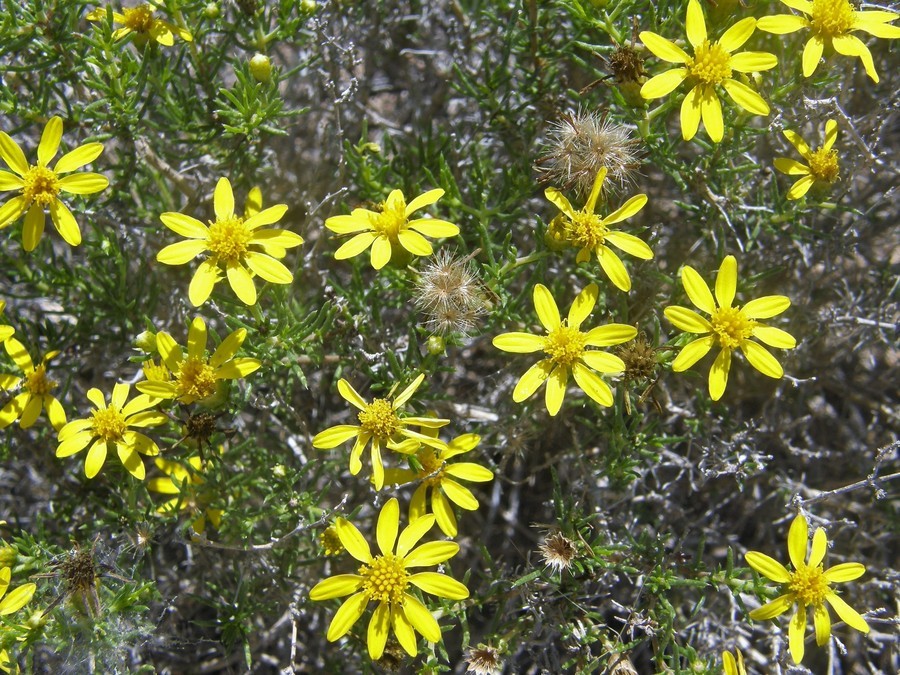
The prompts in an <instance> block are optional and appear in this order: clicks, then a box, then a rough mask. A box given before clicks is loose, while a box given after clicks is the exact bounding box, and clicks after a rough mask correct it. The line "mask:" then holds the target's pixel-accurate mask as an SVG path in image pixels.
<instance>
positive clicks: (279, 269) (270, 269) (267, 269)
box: [245, 251, 294, 284]
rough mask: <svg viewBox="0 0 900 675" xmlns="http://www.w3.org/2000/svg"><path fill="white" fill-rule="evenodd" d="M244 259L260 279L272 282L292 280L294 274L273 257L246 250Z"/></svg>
mask: <svg viewBox="0 0 900 675" xmlns="http://www.w3.org/2000/svg"><path fill="white" fill-rule="evenodd" d="M245 260H246V262H247V267H249V268H250V269H251V270H253V272H254V273H255V274H257V275H258V276H259V277H260V278H261V279H265V280H266V281H268V282H269V283H272V284H289V283H291V282H292V281H293V280H294V275H292V274H291V271H290V270H289V269H288V268H287V267H285V266H284V265H283V264H281V263H280V262H278V261H277V260H275V259H274V258H272V257H270V256H267V255H265V254H263V253H257V252H256V251H248V252H247V254H246V256H245Z"/></svg>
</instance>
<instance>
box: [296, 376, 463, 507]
mask: <svg viewBox="0 0 900 675" xmlns="http://www.w3.org/2000/svg"><path fill="white" fill-rule="evenodd" d="M424 379H425V373H421V374H420V375H419V376H418V377H417V378H416V379H415V380H413V381H412V383H411V384H410V385H409V386H408V387H407V388H406V389H404V390H403V391H402V392H400V395H399V396H397V397H396V398H395V399H393V400H391V399H390V398H376V399H374V400H373V401H372V402H371V403H366V401H365V399H364V398H363V397H362V396H360V395H359V394H358V393H357V391H356V390H355V389H354V388H353V387H352V386H351V385H350V383H349V382H347V380H345V379H343V378H341V379H340V380H338V392H339V393H340V395H341V396H342V397H343V399H344V400H345V401H347V402H348V403H350V404H351V405H352V406H354V407H356V408H358V409H359V411H360V412H359V414H358V415H357V417H358V419H359V426H353V425H350V424H339V425H337V426H334V427H330V428H328V429H325V431H320V432H319V433H317V434H316V435H315V437H314V438H313V442H312V443H313V447H314V448H318V449H320V450H330V449H331V448H335V447H337V446H339V445H340V444H341V443H344V442H346V441H349V440H350V439H351V438H354V437H355V438H356V442H355V443H354V444H353V449H352V450H351V451H350V473H351V474H352V475H354V476H355V475H356V474H358V473H359V472H360V470H361V469H362V461H361V460H360V457H361V456H362V453H363V450H365V448H366V445H368V444H369V441H371V442H372V478H373V480H374V481H375V489H376V490H380V489H381V488H382V486H383V485H384V463H383V462H382V459H381V451H382V449H383V448H387V449H388V450H393V451H394V452H400V453H403V454H409V453H411V452H415V450H416V449H417V448H418V447H419V444H420V443H424V444H425V445H428V446H430V447H433V448H436V449H438V450H446V449H447V444H446V443H444V441H441V440H438V439H436V438H431V437H430V436H425V435H424V434H420V433H418V432H415V431H413V430H412V429H409V428H408V427H410V426H413V425H415V426H420V427H427V428H433V429H439V428H440V427H443V426H446V425H448V424H450V420H446V419H438V418H432V417H407V416H404V417H400V415H399V414H398V413H399V411H400V409H401V408H402V407H403V406H404V405H405V404H406V402H407V401H408V400H409V399H410V398H412V395H413V394H415V393H416V390H417V389H418V388H419V385H421V384H422V381H423V380H424Z"/></svg>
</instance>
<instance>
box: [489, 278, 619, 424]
mask: <svg viewBox="0 0 900 675" xmlns="http://www.w3.org/2000/svg"><path fill="white" fill-rule="evenodd" d="M598 295H599V289H598V288H597V284H590V285H589V286H588V287H587V288H585V289H584V290H583V291H581V293H579V294H578V297H577V298H575V302H573V303H572V307H571V308H570V309H569V316H568V319H567V320H566V321H563V320H561V319H560V316H559V309H558V308H557V306H556V301H555V300H554V299H553V296H552V295H550V291H549V290H547V287H546V286H544V285H543V284H537V285H536V286H535V287H534V308H535V310H536V311H537V315H538V319H540V322H541V325H542V326H543V327H544V330H546V331H547V335H544V336H541V335H532V334H531V333H503V334H502V335H498V336H497V337H495V338H494V341H493V344H494V346H495V347H496V348H497V349H502V350H503V351H505V352H513V353H516V354H530V353H532V352H539V351H541V350H543V351H544V352H545V353H546V354H547V357H548V358H545V359H542V360H540V361H538V362H537V363H536V364H534V365H533V366H532V367H531V368H529V369H528V370H527V371H525V374H524V375H522V377H521V378H520V379H519V382H518V384H517V385H516V388H515V389H514V390H513V401H515V402H516V403H521V402H522V401H524V400H525V399H527V398H528V397H529V396H531V395H532V394H533V393H534V392H535V391H537V389H538V387H540V386H541V385H542V384H543V383H544V381H545V380H546V381H547V390H546V393H545V402H546V405H547V412H549V413H550V414H551V415H556V413H558V412H559V409H560V408H561V407H562V402H563V397H564V396H565V393H566V384H567V382H568V381H569V373H571V374H572V375H573V376H574V377H575V382H576V383H577V384H578V386H579V387H581V389H582V391H584V393H585V394H587V395H588V396H590V397H591V398H592V399H594V400H595V401H596V402H597V403H599V404H600V405H604V406H611V405H612V404H613V396H612V391H611V390H610V388H609V385H608V384H606V382H604V381H603V380H602V379H601V378H600V376H599V375H597V373H595V372H594V370H597V371H600V372H601V373H621V372H623V371H624V370H625V363H624V362H623V361H622V359H620V358H619V357H618V356H614V355H613V354H608V353H607V352H602V351H596V350H589V349H587V347H608V346H610V345H618V344H621V343H623V342H628V341H629V340H631V339H633V338H634V337H635V336H636V335H637V329H636V328H635V327H634V326H627V325H625V324H621V323H611V324H609V325H606V326H598V327H597V328H592V329H590V330H589V331H588V332H586V333H585V332H583V331H582V330H581V324H582V323H583V322H584V320H585V319H586V318H587V317H588V315H589V314H590V313H591V310H593V309H594V305H595V304H596V303H597V297H598ZM592 369H593V370H592Z"/></svg>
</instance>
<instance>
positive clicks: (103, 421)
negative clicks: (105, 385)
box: [91, 408, 128, 443]
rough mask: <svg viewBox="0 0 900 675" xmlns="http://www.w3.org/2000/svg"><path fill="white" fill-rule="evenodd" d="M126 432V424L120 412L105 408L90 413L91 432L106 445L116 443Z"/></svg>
mask: <svg viewBox="0 0 900 675" xmlns="http://www.w3.org/2000/svg"><path fill="white" fill-rule="evenodd" d="M127 430H128V423H127V422H126V421H125V417H124V416H123V415H122V412H121V411H120V410H117V409H116V408H105V409H100V410H94V411H92V412H91V431H92V432H93V433H94V435H95V436H97V437H98V438H100V439H102V440H104V441H106V442H107V443H118V442H119V441H121V440H122V439H123V437H124V436H125V432H126V431H127Z"/></svg>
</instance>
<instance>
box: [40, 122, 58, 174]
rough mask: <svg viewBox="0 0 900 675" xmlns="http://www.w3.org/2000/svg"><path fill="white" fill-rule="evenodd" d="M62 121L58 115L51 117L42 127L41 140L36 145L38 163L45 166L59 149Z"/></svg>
mask: <svg viewBox="0 0 900 675" xmlns="http://www.w3.org/2000/svg"><path fill="white" fill-rule="evenodd" d="M62 132H63V123H62V120H61V119H60V118H59V117H51V118H50V119H49V120H48V122H47V126H45V127H44V133H42V134H41V142H40V144H39V145H38V150H37V156H38V164H40V165H41V166H47V165H48V164H50V160H51V159H53V156H54V155H55V154H56V152H57V150H59V142H60V140H62Z"/></svg>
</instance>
